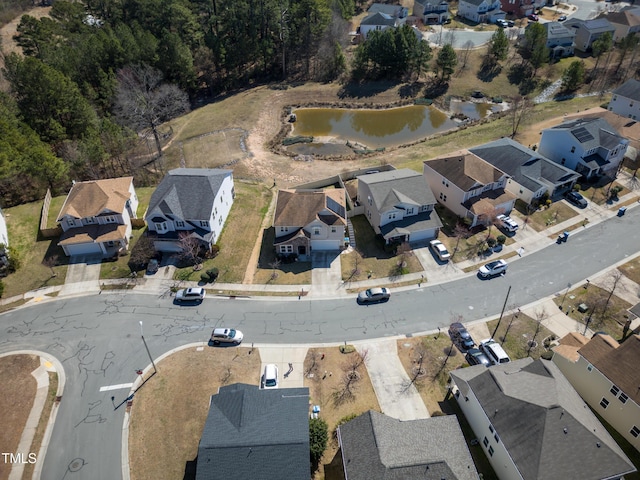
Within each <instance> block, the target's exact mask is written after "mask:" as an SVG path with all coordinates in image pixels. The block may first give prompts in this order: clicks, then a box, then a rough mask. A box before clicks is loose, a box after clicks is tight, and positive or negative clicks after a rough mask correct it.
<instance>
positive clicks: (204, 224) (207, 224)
mask: <svg viewBox="0 0 640 480" xmlns="http://www.w3.org/2000/svg"><path fill="white" fill-rule="evenodd" d="M200 226H201V227H205V228H206V227H208V226H209V222H206V221H204V220H200Z"/></svg>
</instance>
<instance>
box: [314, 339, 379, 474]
mask: <svg viewBox="0 0 640 480" xmlns="http://www.w3.org/2000/svg"><path fill="white" fill-rule="evenodd" d="M360 359H361V357H360V355H359V354H358V353H357V352H355V351H354V352H351V353H341V352H340V349H339V348H338V347H331V348H312V349H309V351H308V352H307V358H306V359H305V361H304V375H305V378H304V385H305V386H306V387H309V395H310V399H309V403H310V404H311V405H319V406H320V417H321V418H323V419H324V420H325V421H326V422H327V424H328V426H329V443H328V445H327V450H326V451H325V453H324V455H323V457H322V460H321V462H320V468H319V470H318V472H316V475H315V477H314V478H316V479H321V478H325V468H327V467H326V466H327V464H329V463H330V462H331V461H332V460H333V458H334V456H335V455H336V452H337V451H338V441H337V439H336V438H335V435H334V434H333V433H334V432H335V429H336V426H337V425H338V422H340V420H341V419H345V418H347V417H350V416H353V417H355V416H357V415H360V414H361V413H364V412H366V411H368V410H375V411H377V412H379V411H380V406H379V405H378V399H377V397H376V394H375V391H374V390H373V386H372V385H371V380H370V378H369V373H368V372H367V369H366V367H365V366H364V363H361V364H360V365H359V366H358V367H357V368H355V369H354V368H353V367H354V366H355V365H356V364H358V363H360ZM349 376H351V377H352V378H353V379H354V381H353V382H352V383H351V385H350V388H351V391H352V394H353V395H348V394H347V395H345V394H344V393H345V384H346V382H347V381H348V380H347V377H349Z"/></svg>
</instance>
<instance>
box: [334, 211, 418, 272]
mask: <svg viewBox="0 0 640 480" xmlns="http://www.w3.org/2000/svg"><path fill="white" fill-rule="evenodd" d="M351 223H352V224H353V229H354V233H355V236H356V246H357V247H356V250H355V251H352V252H349V253H347V254H344V255H340V262H341V268H342V279H343V280H344V281H345V282H349V281H357V280H364V279H365V278H384V277H393V278H395V277H401V276H402V275H405V274H407V273H413V272H420V271H422V264H421V263H420V261H419V260H418V259H417V258H416V256H415V255H413V253H411V251H408V252H407V253H405V254H399V255H394V254H393V253H392V252H388V251H386V250H385V248H384V245H383V242H382V240H381V238H380V237H378V236H377V235H376V234H375V232H374V230H373V228H372V227H371V225H370V224H369V222H368V221H367V219H366V218H365V216H364V215H357V216H355V217H352V218H351ZM398 279H399V280H401V279H400V278H398Z"/></svg>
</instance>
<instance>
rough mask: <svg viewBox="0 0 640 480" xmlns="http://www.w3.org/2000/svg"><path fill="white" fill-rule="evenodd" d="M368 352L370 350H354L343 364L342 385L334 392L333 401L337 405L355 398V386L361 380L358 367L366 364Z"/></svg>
mask: <svg viewBox="0 0 640 480" xmlns="http://www.w3.org/2000/svg"><path fill="white" fill-rule="evenodd" d="M368 354H369V351H368V350H363V351H362V352H353V353H352V354H351V355H350V357H349V358H348V360H347V361H346V362H345V363H344V364H343V366H342V370H343V374H342V378H341V379H340V385H339V387H338V389H337V390H336V391H335V392H334V394H333V401H334V402H335V404H336V405H341V404H342V403H344V402H347V401H351V400H353V399H354V398H355V387H356V384H357V383H358V381H359V380H360V373H359V372H358V369H359V368H360V367H361V366H362V365H364V362H365V360H366V359H367V356H368Z"/></svg>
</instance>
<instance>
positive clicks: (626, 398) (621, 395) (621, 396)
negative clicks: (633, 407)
mask: <svg viewBox="0 0 640 480" xmlns="http://www.w3.org/2000/svg"><path fill="white" fill-rule="evenodd" d="M618 400H620V402H621V403H627V400H629V397H627V396H626V395H625V394H624V393H621V394H620V396H619V397H618Z"/></svg>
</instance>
